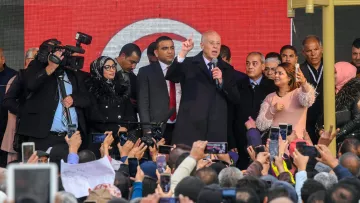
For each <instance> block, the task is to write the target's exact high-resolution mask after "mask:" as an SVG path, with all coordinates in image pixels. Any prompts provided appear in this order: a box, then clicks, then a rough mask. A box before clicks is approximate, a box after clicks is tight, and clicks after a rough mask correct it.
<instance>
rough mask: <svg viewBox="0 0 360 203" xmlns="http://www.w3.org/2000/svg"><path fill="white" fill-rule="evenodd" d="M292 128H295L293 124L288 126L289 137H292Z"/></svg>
mask: <svg viewBox="0 0 360 203" xmlns="http://www.w3.org/2000/svg"><path fill="white" fill-rule="evenodd" d="M292 127H293V126H292V125H291V124H288V126H287V135H291V133H292V131H293V129H292Z"/></svg>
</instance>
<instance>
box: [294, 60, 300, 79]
mask: <svg viewBox="0 0 360 203" xmlns="http://www.w3.org/2000/svg"><path fill="white" fill-rule="evenodd" d="M299 68H300V64H298V63H296V64H295V80H296V82H297V77H296V75H297V73H298V72H299Z"/></svg>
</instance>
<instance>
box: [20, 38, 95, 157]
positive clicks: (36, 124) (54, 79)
mask: <svg viewBox="0 0 360 203" xmlns="http://www.w3.org/2000/svg"><path fill="white" fill-rule="evenodd" d="M76 39H77V44H76V47H74V46H69V45H67V46H61V42H60V41H58V40H56V39H50V40H46V41H45V42H43V43H42V44H41V45H40V49H39V53H38V55H37V57H36V59H35V60H34V61H32V62H31V63H30V64H29V67H28V69H27V70H26V72H25V73H24V86H25V88H26V89H27V90H28V91H29V92H30V94H29V96H28V97H27V99H26V101H25V103H24V105H23V109H22V110H21V112H20V122H19V126H18V131H17V134H18V135H19V136H23V137H28V141H29V142H35V146H36V149H37V150H44V151H46V150H47V149H48V148H49V147H52V146H54V145H57V144H62V143H63V144H66V142H65V136H66V135H67V134H68V132H69V131H70V130H69V125H70V126H71V124H73V125H74V127H73V128H72V129H71V131H73V130H76V129H77V130H79V131H80V132H81V135H82V136H84V135H86V122H85V117H84V112H83V110H84V108H86V107H87V106H89V105H90V102H89V101H90V100H89V97H88V94H87V91H86V88H85V85H84V84H83V82H82V80H80V79H79V73H78V72H77V70H79V69H81V68H82V65H83V61H84V58H83V57H82V56H73V55H74V53H80V54H83V53H85V50H83V49H82V48H81V46H80V44H81V43H84V44H90V43H91V36H88V35H86V34H82V33H77V36H76ZM61 93H62V94H61ZM75 128H76V129H75ZM69 134H70V135H71V134H72V133H71V132H69ZM83 139H84V138H83Z"/></svg>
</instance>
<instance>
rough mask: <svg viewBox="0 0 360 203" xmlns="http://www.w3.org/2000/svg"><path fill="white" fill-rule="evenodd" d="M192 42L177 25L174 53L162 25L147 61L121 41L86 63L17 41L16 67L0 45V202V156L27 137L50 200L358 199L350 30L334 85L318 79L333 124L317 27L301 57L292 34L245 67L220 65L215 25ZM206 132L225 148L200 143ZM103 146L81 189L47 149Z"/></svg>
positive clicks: (49, 45)
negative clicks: (109, 177) (104, 164)
mask: <svg viewBox="0 0 360 203" xmlns="http://www.w3.org/2000/svg"><path fill="white" fill-rule="evenodd" d="M194 43H198V42H194V41H193V39H192V37H190V38H188V39H186V40H185V41H184V42H183V43H182V45H181V46H182V47H181V50H180V52H179V53H175V46H174V42H173V40H172V39H171V38H170V37H168V36H161V37H159V38H157V40H156V41H155V42H153V43H151V44H150V45H149V47H148V49H147V55H148V59H149V65H147V66H145V67H141V68H140V69H139V72H138V74H137V75H135V74H134V73H133V70H134V69H135V67H136V65H137V63H138V62H139V61H140V57H141V50H140V48H139V47H138V46H137V45H136V44H134V43H129V44H126V45H124V46H123V47H122V49H121V50H120V52H119V56H118V57H116V58H111V57H108V56H100V57H99V58H97V59H95V60H94V61H93V62H92V63H91V64H90V72H89V73H87V72H84V71H81V70H74V69H72V68H68V67H66V66H64V65H62V64H61V63H57V62H56V60H58V61H61V60H63V58H64V56H63V50H61V49H54V47H56V46H58V45H61V42H59V41H58V40H57V39H49V40H46V41H44V42H43V43H42V44H41V45H40V46H39V47H40V49H38V48H31V49H29V50H28V51H27V52H26V54H25V66H24V69H21V70H20V71H18V72H17V71H15V70H13V69H11V68H9V67H8V66H7V65H6V63H5V62H6V60H5V54H4V53H6V51H4V50H3V49H1V48H0V102H1V108H0V109H1V110H0V118H1V121H0V135H1V138H2V139H1V157H0V158H1V161H0V164H1V167H3V169H1V171H0V172H1V173H0V203H2V202H1V200H2V198H5V197H6V184H5V182H6V181H5V180H6V169H5V168H6V166H7V165H8V164H15V163H19V162H21V161H22V147H21V145H22V143H27V142H30V143H34V146H35V150H36V151H35V152H34V154H33V155H32V156H31V157H30V159H29V160H28V161H27V163H22V164H39V163H48V162H52V163H55V164H56V165H57V167H58V168H59V174H58V179H59V192H58V193H57V195H56V197H53V198H55V199H56V202H57V203H73V202H83V201H85V202H144V203H147V202H149V203H150V202H154V203H155V202H164V203H165V202H181V203H190V202H198V203H201V202H204V203H205V202H214V203H219V202H224V203H225V202H234V203H235V202H254V203H255V202H262V203H263V202H272V203H275V202H293V203H297V202H349V203H350V202H351V203H352V202H354V203H355V202H358V201H359V200H360V194H359V193H358V192H357V191H359V190H360V180H359V179H358V178H359V177H360V159H359V155H360V130H359V129H360V116H359V115H360V79H359V78H358V75H357V74H359V73H360V38H358V39H356V40H355V41H354V42H353V44H352V60H351V61H350V62H338V63H336V64H335V67H334V71H335V84H336V85H335V87H326V88H334V89H335V92H336V98H335V100H336V126H337V129H336V130H335V129H333V126H324V124H323V120H324V118H323V114H324V109H323V92H324V88H325V87H324V86H323V71H324V69H325V68H326V69H327V70H328V69H332V68H333V67H323V63H322V54H323V48H322V42H321V40H320V38H319V37H317V36H314V35H309V36H307V37H306V38H305V39H304V40H303V43H302V50H301V51H302V54H303V55H304V57H305V61H304V62H303V63H301V64H300V63H299V61H298V54H300V53H298V51H297V49H296V48H295V47H294V46H292V45H285V46H283V47H282V48H281V49H280V51H279V52H278V53H277V52H270V53H267V54H266V55H264V54H262V53H260V52H256V51H254V52H250V53H249V54H248V55H247V57H246V62H245V63H244V64H245V66H246V69H245V70H246V72H245V73H242V72H240V71H237V70H236V69H235V68H234V67H233V66H232V65H231V51H230V48H229V47H228V46H226V45H223V44H222V42H221V36H220V35H219V34H218V33H217V32H215V31H207V32H204V33H203V34H202V38H201V42H200V46H201V49H202V51H201V52H200V53H198V54H196V55H195V56H193V57H188V56H187V55H188V53H189V52H190V51H191V50H192V49H193V47H194ZM50 54H51V57H48V60H47V61H43V60H40V56H48V55H50ZM54 58H55V59H56V60H54ZM284 125H286V126H288V128H287V130H286V133H285V135H284V136H285V137H283V136H282V135H283V134H282V133H281V132H280V131H281V130H282V127H281V126H284ZM70 126H75V130H74V131H72V130H71V129H72V128H71V127H70ZM289 126H291V128H289ZM325 127H326V130H325V129H324V128H325ZM328 127H330V128H329V130H327V128H328ZM276 129H277V130H278V131H276ZM279 130H280V131H279ZM274 132H275V134H274ZM101 135H103V137H102V138H100V137H101ZM96 136H100V137H96ZM333 140H336V142H337V146H336V156H334V155H332V153H331V152H330V149H329V145H330V143H331V142H332V141H333ZM210 142H211V143H212V142H215V143H226V145H224V146H226V147H227V149H224V148H223V146H222V145H221V147H222V148H221V152H218V153H219V154H212V153H210V154H206V153H205V152H206V148H207V147H206V146H207V144H208V143H210ZM164 146H165V147H169V148H171V150H169V151H167V152H165V151H162V150H160V149H162V147H164ZM219 146H220V145H219ZM104 157H105V158H106V159H107V160H109V163H110V164H111V166H112V169H113V170H114V171H115V177H114V178H115V181H114V182H113V183H108V182H104V183H103V184H100V185H98V186H96V187H94V188H86V189H89V192H88V195H87V196H82V197H78V196H76V195H75V196H76V197H75V196H74V194H76V193H75V192H74V191H71V190H68V189H67V188H66V187H64V186H63V184H62V175H63V176H64V175H65V174H62V172H61V170H60V169H61V166H62V163H61V160H64V161H65V162H66V163H68V164H84V163H89V162H93V161H96V160H99V159H103V158H104ZM159 157H165V162H166V165H167V166H166V168H164V170H163V169H161V168H159V166H160V165H161V167H164V166H163V165H164V162H161V163H160V161H159V160H160V159H159ZM134 160H135V162H134ZM162 161H164V160H162ZM165 169H166V170H165ZM164 175H167V176H169V177H170V180H169V181H168V182H169V184H170V185H166V183H165V182H166V181H162V180H163V177H162V176H164ZM164 180H165V179H164ZM45 181H49V180H45ZM164 184H165V185H166V186H164ZM29 187H30V186H29ZM16 198H20V197H16ZM22 198H24V197H22ZM171 198H173V199H171ZM10 201H11V200H10ZM15 202H37V201H36V199H35V200H34V199H32V200H29V199H27V200H26V201H25V200H21V201H20V200H17V199H16V200H15Z"/></svg>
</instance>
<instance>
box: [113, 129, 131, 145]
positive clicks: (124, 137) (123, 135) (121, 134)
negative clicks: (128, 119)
mask: <svg viewBox="0 0 360 203" xmlns="http://www.w3.org/2000/svg"><path fill="white" fill-rule="evenodd" d="M118 139H119V142H120V145H121V146H123V145H124V144H125V142H126V141H128V133H127V132H119V138H118ZM115 143H117V142H115Z"/></svg>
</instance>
